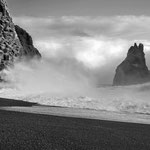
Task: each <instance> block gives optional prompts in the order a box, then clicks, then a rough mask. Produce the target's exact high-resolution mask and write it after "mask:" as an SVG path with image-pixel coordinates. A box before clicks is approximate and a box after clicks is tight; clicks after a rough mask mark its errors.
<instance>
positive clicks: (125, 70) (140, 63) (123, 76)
mask: <svg viewBox="0 0 150 150" xmlns="http://www.w3.org/2000/svg"><path fill="white" fill-rule="evenodd" d="M149 81H150V72H149V70H148V68H147V66H146V61H145V54H144V46H143V44H139V46H138V45H137V44H136V43H135V44H134V46H131V47H130V49H129V51H128V53H127V57H126V58H125V60H124V61H123V62H122V63H121V64H120V65H119V66H118V67H117V69H116V74H115V77H114V80H113V85H131V84H140V83H145V82H149Z"/></svg>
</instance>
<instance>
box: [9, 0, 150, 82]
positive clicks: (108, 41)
mask: <svg viewBox="0 0 150 150" xmlns="http://www.w3.org/2000/svg"><path fill="white" fill-rule="evenodd" d="M7 2H8V6H9V9H10V12H11V15H12V16H13V20H14V22H15V24H18V25H20V26H21V27H23V28H24V29H26V30H27V31H28V32H29V33H30V34H31V35H32V37H33V39H34V44H35V46H36V47H37V48H38V49H39V50H40V52H41V53H42V55H43V57H44V58H47V59H48V60H49V61H51V63H54V64H63V63H64V64H65V65H66V64H69V68H71V69H72V67H74V66H75V64H76V68H78V69H77V70H78V71H79V72H84V71H85V70H86V71H85V74H88V73H89V74H93V75H94V77H95V76H98V78H97V79H98V80H100V83H106V82H107V83H111V82H112V79H113V76H114V73H115V69H116V66H117V65H118V64H119V63H120V62H121V61H122V60H123V59H124V58H125V57H126V53H127V50H128V49H129V47H130V46H131V45H133V44H134V42H137V43H140V42H142V43H144V45H145V52H146V57H147V64H148V66H149V67H150V59H149V56H150V9H149V6H150V0H7ZM58 62H59V63H58ZM66 62H68V63H66ZM78 63H80V64H79V65H77V64H78ZM64 64H63V66H64ZM70 64H72V67H70ZM71 69H70V70H71ZM81 70H82V71H81ZM87 70H89V72H88V73H87ZM71 71H72V70H71Z"/></svg>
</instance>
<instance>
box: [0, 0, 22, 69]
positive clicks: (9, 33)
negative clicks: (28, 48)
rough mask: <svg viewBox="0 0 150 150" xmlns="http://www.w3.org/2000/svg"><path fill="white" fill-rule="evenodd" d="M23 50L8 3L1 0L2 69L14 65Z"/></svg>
mask: <svg viewBox="0 0 150 150" xmlns="http://www.w3.org/2000/svg"><path fill="white" fill-rule="evenodd" d="M22 50H23V48H22V45H21V43H20V41H19V39H18V36H17V34H16V31H15V26H14V23H13V21H12V18H11V17H10V15H9V12H8V7H7V3H6V1H5V0H0V71H1V70H3V69H4V68H5V67H6V66H8V65H12V64H13V61H14V59H15V58H17V57H19V56H20V54H21V53H22Z"/></svg>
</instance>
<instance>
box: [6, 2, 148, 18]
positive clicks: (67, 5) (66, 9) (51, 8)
mask: <svg viewBox="0 0 150 150" xmlns="http://www.w3.org/2000/svg"><path fill="white" fill-rule="evenodd" d="M7 1H8V3H9V6H11V7H10V10H11V12H12V13H13V15H15V16H20V15H27V16H44V17H46V16H62V15H63V16H68V15H69V16H70V15H71V16H72V15H75V16H83V15H84V16H110V15H150V11H149V6H150V1H149V0H7Z"/></svg>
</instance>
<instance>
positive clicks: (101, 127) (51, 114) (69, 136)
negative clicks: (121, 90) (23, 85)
mask: <svg viewBox="0 0 150 150" xmlns="http://www.w3.org/2000/svg"><path fill="white" fill-rule="evenodd" d="M5 100H6V99H0V107H1V108H0V109H1V110H0V150H7V149H9V150H130V149H133V150H148V149H150V135H149V133H150V125H149V124H148V122H147V124H144V123H142V124H140V123H129V121H130V120H129V118H128V123H127V122H126V121H125V120H123V121H124V122H120V121H117V118H118V119H119V120H120V118H119V117H120V116H117V117H116V119H114V121H110V120H109V118H111V117H112V116H114V115H115V114H113V113H112V114H111V113H109V114H106V112H101V114H99V113H100V112H98V111H94V110H82V109H71V108H59V107H46V106H39V105H37V104H35V103H28V102H23V101H19V102H18V101H14V100H10V101H9V100H8V99H7V100H6V102H7V104H6V103H4V102H5ZM19 105H20V106H21V107H20V106H19ZM4 106H5V107H4ZM10 106H11V107H10ZM25 106H26V107H25ZM4 109H5V110H4ZM105 114H106V115H105ZM121 115H122V114H121ZM139 115H140V114H139ZM130 117H131V119H132V120H134V119H133V115H132V114H131V116H130ZM138 117H139V116H137V118H138ZM141 117H142V116H141ZM147 117H148V116H147ZM114 118H115V117H114ZM122 118H125V116H124V117H122ZM141 119H142V118H141ZM141 119H140V121H139V122H141ZM148 119H149V117H148ZM112 120H113V119H112ZM144 120H146V118H145V119H144Z"/></svg>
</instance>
